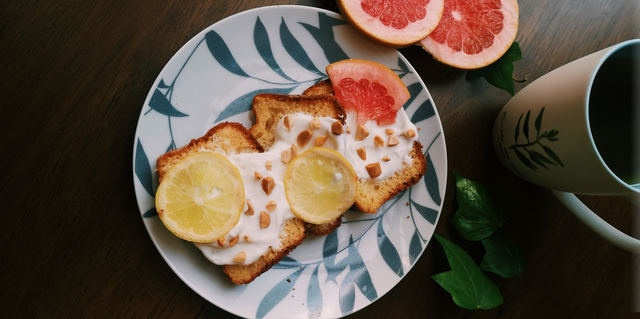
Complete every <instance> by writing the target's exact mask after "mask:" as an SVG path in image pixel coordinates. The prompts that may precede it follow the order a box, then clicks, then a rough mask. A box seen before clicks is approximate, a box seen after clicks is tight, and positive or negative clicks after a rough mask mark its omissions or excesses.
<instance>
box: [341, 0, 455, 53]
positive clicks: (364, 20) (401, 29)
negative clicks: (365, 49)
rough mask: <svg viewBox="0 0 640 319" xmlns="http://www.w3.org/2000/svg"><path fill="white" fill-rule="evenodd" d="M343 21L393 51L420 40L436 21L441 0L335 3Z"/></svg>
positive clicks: (369, 0) (355, 0) (438, 19)
mask: <svg viewBox="0 0 640 319" xmlns="http://www.w3.org/2000/svg"><path fill="white" fill-rule="evenodd" d="M336 3H337V4H338V8H339V9H340V12H341V13H342V16H343V17H345V19H346V20H347V22H348V23H349V24H350V25H351V26H352V27H353V28H354V29H356V30H358V31H359V32H360V33H361V34H363V35H364V36H365V37H367V38H369V39H370V40H372V41H374V42H376V43H378V44H381V45H384V46H390V47H394V48H400V47H406V46H409V45H412V44H414V43H417V42H418V41H420V40H422V39H424V38H425V37H426V36H427V35H429V33H431V31H433V29H435V27H436V26H437V25H438V21H440V17H441V16H442V10H443V8H444V0H337V1H336Z"/></svg>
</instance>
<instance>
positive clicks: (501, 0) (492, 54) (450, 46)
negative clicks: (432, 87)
mask: <svg viewBox="0 0 640 319" xmlns="http://www.w3.org/2000/svg"><path fill="white" fill-rule="evenodd" d="M517 32H518V3H517V2H516V0H445V3H444V13H443V14H442V19H440V23H439V24H438V27H436V29H435V30H433V32H431V34H429V36H428V37H426V38H425V39H424V40H422V41H420V44H421V45H422V47H423V48H424V49H425V50H427V52H429V53H431V55H432V56H433V58H434V59H436V60H438V61H440V62H443V63H445V64H448V65H451V66H453V67H456V68H460V69H477V68H481V67H484V66H487V65H489V64H491V63H493V62H495V61H496V60H498V59H499V58H500V57H501V56H502V55H503V54H504V53H505V52H506V51H507V50H508V49H509V47H510V46H511V44H512V43H513V40H514V39H515V38H516V33H517Z"/></svg>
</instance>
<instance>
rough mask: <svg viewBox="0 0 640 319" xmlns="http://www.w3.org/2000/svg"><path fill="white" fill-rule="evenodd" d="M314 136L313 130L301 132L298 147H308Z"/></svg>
mask: <svg viewBox="0 0 640 319" xmlns="http://www.w3.org/2000/svg"><path fill="white" fill-rule="evenodd" d="M312 135H313V131H312V130H306V131H302V132H300V134H298V145H299V146H300V147H304V146H305V145H307V143H308V142H309V140H310V139H311V136H312Z"/></svg>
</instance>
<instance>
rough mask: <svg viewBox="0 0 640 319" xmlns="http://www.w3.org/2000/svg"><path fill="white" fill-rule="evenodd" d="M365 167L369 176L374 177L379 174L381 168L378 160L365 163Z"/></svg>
mask: <svg viewBox="0 0 640 319" xmlns="http://www.w3.org/2000/svg"><path fill="white" fill-rule="evenodd" d="M365 168H366V169H367V172H368V173H369V177H371V178H376V177H378V176H380V174H382V168H380V163H379V162H375V163H371V164H367V166H365Z"/></svg>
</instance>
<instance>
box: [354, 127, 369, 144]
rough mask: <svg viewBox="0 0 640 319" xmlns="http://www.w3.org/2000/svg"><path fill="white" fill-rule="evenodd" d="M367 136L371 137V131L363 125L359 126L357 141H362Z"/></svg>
mask: <svg viewBox="0 0 640 319" xmlns="http://www.w3.org/2000/svg"><path fill="white" fill-rule="evenodd" d="M367 136H369V129H368V128H367V127H366V126H364V125H362V124H360V125H358V128H357V129H356V141H362V140H364V139H365V138H367Z"/></svg>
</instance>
